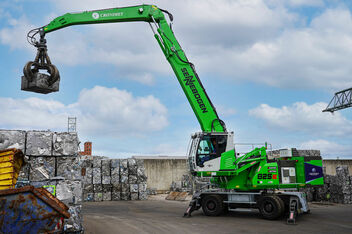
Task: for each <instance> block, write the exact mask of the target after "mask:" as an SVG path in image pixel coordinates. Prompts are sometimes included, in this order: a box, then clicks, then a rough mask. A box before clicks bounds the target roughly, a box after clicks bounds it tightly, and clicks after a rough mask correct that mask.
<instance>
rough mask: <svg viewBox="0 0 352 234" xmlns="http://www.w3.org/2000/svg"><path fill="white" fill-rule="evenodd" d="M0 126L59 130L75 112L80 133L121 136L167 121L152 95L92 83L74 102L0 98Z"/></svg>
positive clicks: (150, 129)
mask: <svg viewBox="0 0 352 234" xmlns="http://www.w3.org/2000/svg"><path fill="white" fill-rule="evenodd" d="M0 109H1V110H2V114H1V115H0V123H1V125H0V127H2V128H20V129H49V128H50V129H53V130H60V131H62V130H63V129H65V127H66V126H67V117H68V116H77V118H78V128H79V131H80V132H81V133H82V134H83V135H95V136H102V135H104V136H113V137H123V136H131V135H143V134H145V133H149V132H153V131H159V130H161V129H163V128H164V127H166V126H167V125H168V121H167V109H166V108H165V106H164V105H163V104H161V103H160V101H159V100H158V99H156V98H155V97H153V96H145V97H135V96H133V95H132V94H131V93H129V92H127V91H125V90H118V89H116V88H106V87H101V86H96V87H94V88H93V89H90V90H87V89H85V90H83V91H82V92H81V93H80V95H79V99H78V101H77V102H75V103H72V104H70V105H64V104H62V103H60V102H57V101H53V100H44V99H39V98H27V99H13V98H0Z"/></svg>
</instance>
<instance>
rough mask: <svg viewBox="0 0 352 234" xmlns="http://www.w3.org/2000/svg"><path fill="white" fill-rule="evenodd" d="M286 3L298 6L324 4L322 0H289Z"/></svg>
mask: <svg viewBox="0 0 352 234" xmlns="http://www.w3.org/2000/svg"><path fill="white" fill-rule="evenodd" d="M288 4H289V5H291V6H294V7H300V6H315V7H316V6H324V1H323V0H289V1H288Z"/></svg>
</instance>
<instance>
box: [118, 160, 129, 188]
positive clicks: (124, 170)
mask: <svg viewBox="0 0 352 234" xmlns="http://www.w3.org/2000/svg"><path fill="white" fill-rule="evenodd" d="M120 182H121V183H122V184H127V183H128V161H127V159H122V160H121V161H120Z"/></svg>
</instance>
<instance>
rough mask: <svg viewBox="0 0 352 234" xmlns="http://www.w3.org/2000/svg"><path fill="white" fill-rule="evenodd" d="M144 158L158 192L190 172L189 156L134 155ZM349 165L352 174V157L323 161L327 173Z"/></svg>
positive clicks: (333, 173)
mask: <svg viewBox="0 0 352 234" xmlns="http://www.w3.org/2000/svg"><path fill="white" fill-rule="evenodd" d="M134 158H138V159H143V160H144V167H145V170H146V175H147V177H148V179H147V186H148V188H150V189H156V190H157V191H158V192H165V191H169V190H170V186H171V183H172V182H173V181H174V182H176V181H181V180H182V175H186V174H188V165H187V157H168V156H157V157H144V156H138V157H134ZM342 165H347V166H348V168H349V173H350V175H352V159H340V160H338V159H326V160H324V161H323V167H324V172H325V173H326V174H327V175H336V167H337V166H342Z"/></svg>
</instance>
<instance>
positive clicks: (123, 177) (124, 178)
mask: <svg viewBox="0 0 352 234" xmlns="http://www.w3.org/2000/svg"><path fill="white" fill-rule="evenodd" d="M120 181H121V184H128V175H124V174H120Z"/></svg>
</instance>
